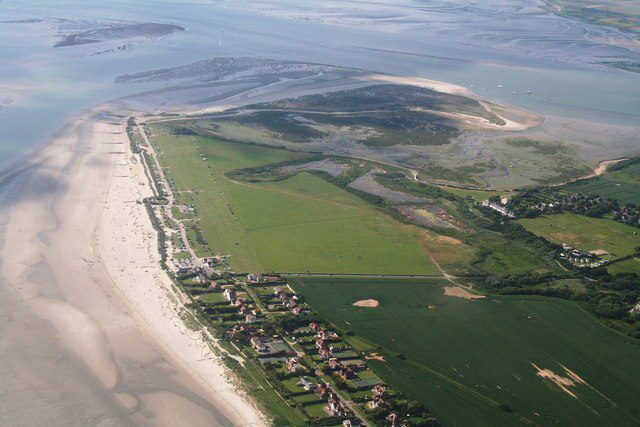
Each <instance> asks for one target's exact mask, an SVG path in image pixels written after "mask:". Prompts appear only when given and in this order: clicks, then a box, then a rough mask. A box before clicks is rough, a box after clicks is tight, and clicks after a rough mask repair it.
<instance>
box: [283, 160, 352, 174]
mask: <svg viewBox="0 0 640 427" xmlns="http://www.w3.org/2000/svg"><path fill="white" fill-rule="evenodd" d="M349 168H350V166H349V165H347V164H344V163H338V162H334V161H333V160H330V159H323V160H316V161H313V162H308V163H302V164H299V165H291V166H285V167H284V168H282V170H284V171H286V172H299V171H306V170H313V171H321V172H326V173H328V174H329V175H331V176H338V175H340V174H341V173H343V172H345V171H347V170H349Z"/></svg>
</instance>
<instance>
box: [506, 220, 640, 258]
mask: <svg viewBox="0 0 640 427" xmlns="http://www.w3.org/2000/svg"><path fill="white" fill-rule="evenodd" d="M518 222H519V223H520V224H522V225H523V226H524V227H525V228H526V229H527V230H529V231H531V232H532V233H534V234H536V235H538V236H542V237H544V238H546V239H548V240H549V241H551V242H555V243H558V244H560V243H563V242H566V243H569V244H571V245H574V246H576V247H578V248H580V249H582V250H588V251H591V250H596V249H604V250H605V251H607V252H609V254H610V255H611V256H613V257H614V258H619V257H623V256H627V255H631V254H633V253H634V252H635V248H636V247H638V246H640V234H638V231H639V230H638V229H637V228H635V227H631V226H630V225H627V224H622V223H620V222H616V221H614V220H612V219H607V218H589V217H586V216H583V215H576V214H572V213H562V214H558V215H547V216H541V217H538V218H533V219H521V220H518Z"/></svg>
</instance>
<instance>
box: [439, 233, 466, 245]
mask: <svg viewBox="0 0 640 427" xmlns="http://www.w3.org/2000/svg"><path fill="white" fill-rule="evenodd" d="M436 240H437V241H438V242H439V243H448V244H450V245H456V246H457V245H461V244H462V241H461V240H459V239H456V238H455V237H451V236H442V235H440V236H438V237H437V239H436Z"/></svg>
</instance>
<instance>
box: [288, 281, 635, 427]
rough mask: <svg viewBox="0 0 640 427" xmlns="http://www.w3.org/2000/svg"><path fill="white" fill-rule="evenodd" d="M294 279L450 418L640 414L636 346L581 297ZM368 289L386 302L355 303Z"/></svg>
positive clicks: (453, 421) (357, 341)
mask: <svg viewBox="0 0 640 427" xmlns="http://www.w3.org/2000/svg"><path fill="white" fill-rule="evenodd" d="M291 283H292V285H293V286H294V288H295V289H296V290H298V291H300V292H302V293H303V294H304V295H305V297H306V299H307V302H308V303H309V304H310V305H311V306H312V307H313V308H314V309H315V310H316V311H318V313H319V314H320V315H321V316H323V317H325V318H327V319H329V320H330V321H332V322H333V323H334V324H335V325H336V326H337V327H338V328H341V329H343V330H348V331H351V333H352V334H353V335H352V336H347V340H348V341H349V342H350V343H351V344H352V345H353V346H354V348H356V349H359V350H361V351H366V352H372V351H375V352H378V353H379V354H381V355H383V356H384V361H380V360H373V359H371V360H368V361H367V362H368V363H369V364H370V365H371V366H372V367H373V368H374V370H375V371H376V373H377V374H378V375H380V376H381V377H382V378H384V379H385V380H386V381H388V383H389V384H390V385H392V386H393V387H394V388H396V389H398V390H400V391H402V392H404V393H406V394H407V395H408V396H409V397H410V398H413V399H418V400H421V401H423V402H424V403H425V405H427V407H428V408H429V409H430V410H431V411H432V413H433V415H434V416H435V417H436V418H438V419H439V420H440V421H441V422H442V423H443V424H444V425H468V424H469V420H473V425H492V426H493V425H521V424H539V425H552V424H559V425H567V424H571V425H580V424H582V425H604V424H607V425H637V424H638V423H640V397H639V396H640V385H639V384H640V345H639V344H638V343H637V342H634V341H632V340H630V339H627V338H625V337H623V336H622V335H620V334H618V333H617V332H615V331H613V330H611V329H608V328H606V327H605V326H603V325H602V324H600V323H599V322H598V321H597V320H596V319H595V318H593V317H592V316H590V315H589V314H587V313H586V312H584V311H583V310H582V309H581V308H580V307H579V306H578V305H577V304H575V303H573V302H570V301H564V300H558V299H553V298H543V297H533V296H526V297H516V296H499V297H494V296H489V297H487V298H485V299H476V300H466V299H460V298H454V297H448V296H445V295H444V294H443V292H442V289H441V286H442V284H443V282H439V281H437V280H431V281H424V280H421V281H419V280H409V279H406V280H387V279H376V280H364V279H360V280H358V279H335V278H325V279H319V278H313V279H300V278H292V279H291ZM370 298H372V299H376V300H378V301H379V302H380V306H379V307H378V308H362V307H354V306H353V305H352V304H353V302H355V301H358V300H361V299H370ZM594 343H598V345H597V346H594V345H593V344H594ZM536 367H537V368H536ZM539 370H542V371H541V372H540V371H539ZM554 374H555V375H557V376H556V377H554ZM545 376H546V377H545ZM553 378H555V379H556V380H559V381H563V382H564V384H565V385H564V388H562V387H560V386H559V385H558V384H561V383H554V382H553V381H552V379H553ZM501 405H502V407H501V408H502V409H501V408H500V406H501ZM504 405H506V406H504ZM509 408H510V409H511V410H513V412H512V413H509V412H508V409H509Z"/></svg>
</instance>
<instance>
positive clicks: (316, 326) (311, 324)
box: [309, 322, 320, 332]
mask: <svg viewBox="0 0 640 427" xmlns="http://www.w3.org/2000/svg"><path fill="white" fill-rule="evenodd" d="M309 328H311V330H312V331H313V332H317V331H318V330H319V329H320V326H318V324H317V323H313V322H311V323H309Z"/></svg>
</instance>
